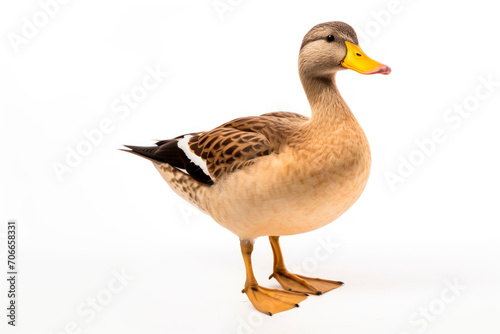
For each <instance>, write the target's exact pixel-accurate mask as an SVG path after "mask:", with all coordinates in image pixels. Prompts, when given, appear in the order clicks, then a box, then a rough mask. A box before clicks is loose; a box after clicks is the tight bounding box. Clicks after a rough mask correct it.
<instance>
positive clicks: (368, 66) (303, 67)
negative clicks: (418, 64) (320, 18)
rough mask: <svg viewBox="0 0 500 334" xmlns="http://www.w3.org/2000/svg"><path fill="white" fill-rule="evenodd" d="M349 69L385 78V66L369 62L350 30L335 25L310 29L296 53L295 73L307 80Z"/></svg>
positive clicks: (372, 61)
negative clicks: (382, 75)
mask: <svg viewBox="0 0 500 334" xmlns="http://www.w3.org/2000/svg"><path fill="white" fill-rule="evenodd" d="M345 69H351V70H353V71H356V72H358V73H361V74H376V73H380V74H386V75H387V74H389V73H391V69H390V67H389V66H387V65H384V64H382V63H379V62H377V61H375V60H373V59H371V58H369V57H368V56H367V55H366V54H365V53H364V52H363V50H361V48H360V47H359V45H358V37H357V36H356V32H355V31H354V29H353V28H352V27H351V26H350V25H348V24H346V23H344V22H339V21H334V22H326V23H321V24H318V25H316V26H314V27H313V28H312V29H311V30H309V32H308V33H307V34H306V35H305V36H304V39H303V40H302V45H301V46H300V53H299V71H300V72H301V75H302V74H306V73H307V76H309V77H311V76H312V77H331V75H333V74H334V73H335V72H337V71H340V70H345Z"/></svg>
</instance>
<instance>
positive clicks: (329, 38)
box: [326, 35, 335, 42]
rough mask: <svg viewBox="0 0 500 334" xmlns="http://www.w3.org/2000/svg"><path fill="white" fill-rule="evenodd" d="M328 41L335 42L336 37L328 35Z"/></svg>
mask: <svg viewBox="0 0 500 334" xmlns="http://www.w3.org/2000/svg"><path fill="white" fill-rule="evenodd" d="M326 40H327V41H328V42H333V41H334V40H335V37H333V35H328V37H327V38H326Z"/></svg>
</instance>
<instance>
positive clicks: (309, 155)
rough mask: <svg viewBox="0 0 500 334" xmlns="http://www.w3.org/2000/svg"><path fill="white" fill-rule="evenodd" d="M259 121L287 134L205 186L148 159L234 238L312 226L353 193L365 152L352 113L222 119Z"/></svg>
mask: <svg viewBox="0 0 500 334" xmlns="http://www.w3.org/2000/svg"><path fill="white" fill-rule="evenodd" d="M275 115H278V116H275ZM273 118H276V120H273ZM259 121H260V122H265V123H266V124H267V130H268V131H271V133H273V130H271V129H273V128H274V129H278V128H279V129H280V131H281V133H287V134H289V136H287V137H285V138H282V141H281V143H280V144H279V146H278V147H277V148H276V150H275V152H273V153H271V154H269V155H266V156H263V157H259V158H256V159H254V162H253V163H252V164H251V165H250V166H247V167H245V168H242V169H240V170H237V171H235V172H233V173H230V174H227V175H224V176H222V177H221V178H220V179H217V181H216V182H215V184H213V185H211V186H207V185H204V184H203V185H202V184H196V183H198V182H197V181H195V180H193V179H192V178H191V177H190V176H189V175H186V174H184V173H182V172H179V171H178V170H176V169H175V168H172V167H171V166H170V165H169V164H158V163H156V162H155V166H156V168H157V169H158V171H159V172H160V174H161V175H162V177H163V178H164V179H165V181H167V183H168V184H169V185H170V187H171V188H172V189H173V190H174V191H175V192H176V193H177V194H178V195H180V196H181V197H182V198H184V199H186V200H187V201H189V202H190V203H191V204H193V205H194V206H196V207H198V208H199V209H200V210H202V211H203V212H205V213H207V214H209V215H210V216H211V217H213V219H214V220H215V221H217V222H218V223H219V224H220V225H222V226H223V227H225V228H227V229H228V230H230V231H231V232H233V233H234V234H236V235H237V236H238V237H239V238H240V239H254V238H257V237H260V236H268V235H277V236H284V235H292V234H298V233H304V232H309V231H312V230H315V229H317V228H320V227H322V226H324V225H326V224H328V223H330V222H332V221H333V220H335V219H336V218H337V217H339V216H340V215H341V214H342V213H344V212H345V211H346V210H347V209H348V208H349V207H350V206H352V204H354V202H355V201H356V200H357V199H358V198H359V196H360V194H361V192H362V191H363V189H364V187H365V185H366V182H367V180H368V175H369V171H370V162H371V158H370V150H369V146H368V141H367V140H366V136H365V134H364V132H363V130H362V129H361V127H360V125H359V124H358V122H357V121H356V119H355V118H354V117H337V118H335V119H330V120H329V121H328V123H325V122H314V121H313V120H311V119H308V118H307V117H304V116H301V115H298V114H294V113H284V112H280V113H271V114H265V115H263V116H261V117H250V118H244V119H237V120H234V121H232V122H230V123H229V124H226V126H230V125H231V124H238V125H240V126H241V124H242V123H246V122H258V123H257V124H260V123H259ZM273 121H274V122H273ZM250 129H251V127H248V128H247V129H245V130H247V131H248V130H250ZM264 133H266V132H265V131H264ZM195 193H196V195H194V194H195Z"/></svg>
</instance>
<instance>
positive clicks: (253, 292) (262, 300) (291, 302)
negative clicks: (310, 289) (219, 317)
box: [240, 240, 307, 315]
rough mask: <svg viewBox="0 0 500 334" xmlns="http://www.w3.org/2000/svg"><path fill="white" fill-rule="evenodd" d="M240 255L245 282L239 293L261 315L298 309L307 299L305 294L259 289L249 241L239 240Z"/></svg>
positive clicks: (251, 246)
mask: <svg viewBox="0 0 500 334" xmlns="http://www.w3.org/2000/svg"><path fill="white" fill-rule="evenodd" d="M240 246H241V254H243V260H244V261H245V269H246V276H247V278H246V281H245V288H244V289H243V290H242V291H241V292H243V293H246V294H247V296H248V299H250V301H251V302H252V304H253V306H254V307H255V308H256V309H257V310H259V311H260V312H262V313H265V314H268V315H273V314H274V313H278V312H283V311H288V310H290V309H292V308H294V307H298V306H299V304H298V303H300V302H301V301H303V300H304V299H306V298H307V294H304V293H298V292H290V291H283V290H277V289H268V288H264V287H261V286H260V285H259V284H258V283H257V280H256V279H255V276H254V274H253V269H252V259H251V257H252V251H253V242H252V241H249V240H241V241H240Z"/></svg>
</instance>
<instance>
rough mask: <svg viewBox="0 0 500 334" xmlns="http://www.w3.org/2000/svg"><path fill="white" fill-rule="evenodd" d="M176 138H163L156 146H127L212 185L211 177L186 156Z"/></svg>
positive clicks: (136, 152)
mask: <svg viewBox="0 0 500 334" xmlns="http://www.w3.org/2000/svg"><path fill="white" fill-rule="evenodd" d="M177 142H178V141H177V139H171V140H163V141H159V142H158V143H157V145H158V146H146V147H144V146H128V145H125V147H127V148H129V149H131V150H132V151H131V152H132V153H135V154H137V155H139V156H142V157H144V158H148V159H150V160H154V161H158V162H164V163H168V164H169V165H171V166H172V167H175V168H178V169H184V170H185V171H186V172H187V173H188V174H189V175H190V176H191V177H192V178H193V179H195V180H196V181H198V182H201V183H204V184H207V185H213V184H214V181H213V180H212V178H211V177H210V176H209V175H207V174H205V172H204V171H203V170H202V169H201V168H200V167H199V166H198V165H196V164H195V163H193V162H192V161H191V160H189V158H188V157H187V156H186V154H185V153H184V151H183V150H182V149H180V148H179V146H178V145H177Z"/></svg>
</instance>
